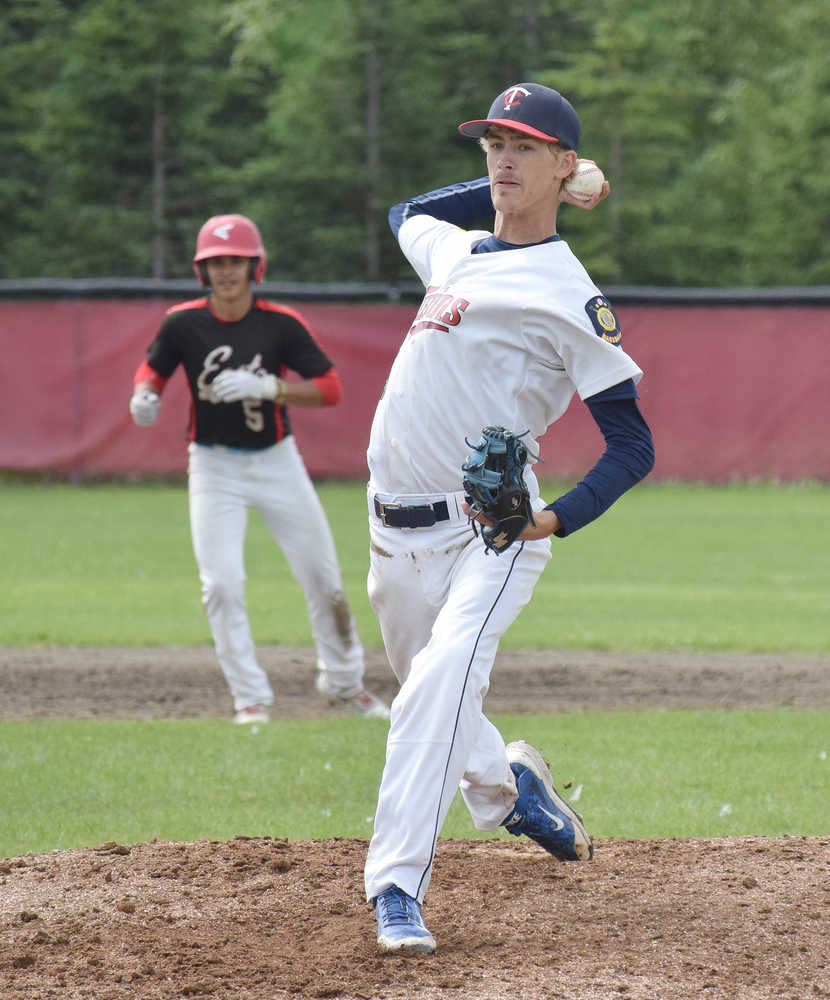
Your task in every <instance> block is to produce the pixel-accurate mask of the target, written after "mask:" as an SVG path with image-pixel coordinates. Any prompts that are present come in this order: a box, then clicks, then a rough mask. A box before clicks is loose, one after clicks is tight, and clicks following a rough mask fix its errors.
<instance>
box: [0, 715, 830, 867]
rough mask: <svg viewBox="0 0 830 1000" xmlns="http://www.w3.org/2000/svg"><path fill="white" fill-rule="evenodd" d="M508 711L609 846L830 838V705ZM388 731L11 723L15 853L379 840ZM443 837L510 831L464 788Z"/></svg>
mask: <svg viewBox="0 0 830 1000" xmlns="http://www.w3.org/2000/svg"><path fill="white" fill-rule="evenodd" d="M644 715H645V716H647V718H644ZM493 721H494V722H496V724H497V725H498V726H499V728H500V729H501V731H502V732H503V734H504V735H505V738H506V739H507V740H511V739H519V738H526V739H528V740H530V741H531V742H532V743H534V744H535V745H536V746H538V747H540V748H541V749H542V750H543V751H544V753H545V754H546V756H547V757H548V758H549V759H550V760H551V761H552V764H553V769H554V773H555V777H556V780H557V782H558V784H559V787H560V791H562V793H563V794H564V795H565V797H566V798H569V799H573V800H574V804H575V808H576V809H577V810H578V811H580V812H583V813H584V815H585V818H586V822H587V823H588V825H589V828H590V830H591V832H592V834H593V836H594V837H596V838H605V837H617V838H620V837H633V838H648V837H719V836H742V835H748V834H755V835H764V836H778V835H781V834H798V835H825V836H826V835H827V834H830V814H828V809H827V803H828V801H830V765H828V761H827V754H828V751H830V736H828V731H830V713H827V712H809V711H795V710H791V709H781V710H775V711H772V710H771V711H765V712H725V711H716V712H649V713H636V712H635V713H632V712H620V713H599V712H584V713H577V714H571V715H557V716H555V717H549V716H538V715H534V716H506V715H504V716H494V717H493ZM385 736H386V724H385V723H384V722H381V721H370V722H367V721H365V720H361V719H339V720H336V721H333V720H331V719H325V720H302V721H298V720H292V721H287V722H280V723H271V724H270V725H268V726H261V727H254V728H251V727H241V726H232V725H229V724H228V723H227V722H226V721H224V720H222V721H219V720H207V721H184V722H80V721H67V722H58V721H48V722H37V723H29V724H24V723H6V724H4V725H0V857H4V856H8V857H12V856H16V855H19V854H24V853H27V852H35V853H39V852H43V851H48V850H54V849H60V848H72V847H82V846H93V845H95V844H100V843H104V842H106V841H109V840H115V841H118V842H120V843H127V844H129V843H137V842H140V841H148V840H151V839H153V838H157V839H159V840H179V841H190V840H203V839H210V840H226V839H229V838H231V837H233V836H235V835H238V834H239V835H247V836H272V837H287V838H289V839H291V840H304V839H309V838H321V837H335V836H340V837H358V838H367V837H368V836H369V834H370V833H371V819H372V814H373V812H374V807H375V795H376V792H377V783H378V778H379V776H380V771H381V768H382V766H383V757H384V745H385ZM566 786H569V787H566ZM443 836H445V837H465V838H466V837H493V836H500V837H503V838H506V839H509V838H508V834H507V833H506V832H505V831H504V830H499V831H495V832H493V833H479V832H478V831H476V830H475V829H474V828H473V826H472V825H471V823H470V820H469V816H468V814H467V811H466V809H465V808H464V806H463V803H462V802H461V801H460V798H459V797H456V801H455V803H454V804H453V807H452V810H451V812H450V816H449V819H448V821H447V824H446V826H445V828H444V831H443Z"/></svg>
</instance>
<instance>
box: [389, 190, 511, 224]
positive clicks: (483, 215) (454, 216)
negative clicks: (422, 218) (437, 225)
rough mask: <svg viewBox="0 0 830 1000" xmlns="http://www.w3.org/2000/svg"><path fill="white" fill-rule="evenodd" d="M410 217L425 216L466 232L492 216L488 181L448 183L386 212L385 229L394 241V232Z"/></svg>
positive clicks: (394, 206)
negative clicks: (387, 220) (387, 213)
mask: <svg viewBox="0 0 830 1000" xmlns="http://www.w3.org/2000/svg"><path fill="white" fill-rule="evenodd" d="M413 215H429V216H431V217H432V218H433V219H440V220H441V222H451V223H452V224H453V225H454V226H460V227H461V228H462V229H468V228H471V227H473V226H474V225H475V223H477V222H481V221H482V220H484V219H492V217H493V201H492V199H491V197H490V180H489V178H487V177H479V178H478V180H475V181H465V182H464V183H462V184H450V185H449V187H443V188H438V189H437V190H436V191H430V192H429V194H419V195H418V196H417V197H415V198H410V199H409V200H408V201H402V202H400V204H398V205H393V206H392V208H390V209H389V227H390V228H391V230H392V232H393V233H394V235H395V238H396V239H397V236H398V230H399V229H400V228H401V226H402V225H403V224H404V222H406V220H407V219H408V218H410V217H411V216H413Z"/></svg>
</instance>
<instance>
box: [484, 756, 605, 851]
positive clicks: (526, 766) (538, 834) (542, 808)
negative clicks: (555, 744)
mask: <svg viewBox="0 0 830 1000" xmlns="http://www.w3.org/2000/svg"><path fill="white" fill-rule="evenodd" d="M507 760H508V763H509V764H510V770H511V771H512V772H513V776H514V777H515V779H516V787H517V789H518V791H519V797H518V798H517V799H516V804H515V805H514V806H513V811H512V812H511V813H510V815H509V816H508V817H507V819H505V820H504V821H503V822H502V826H504V827H507V832H508V833H512V834H513V836H514V837H518V836H520V835H521V834H524V835H525V836H526V837H530V839H531V840H535V841H536V843H537V844H538V845H539V846H540V847H543V848H544V849H545V850H546V851H547V852H548V854H552V855H553V856H554V857H555V858H559V860H560V861H590V859H591V858H592V857H593V856H594V845H593V843H592V842H591V838H590V837H589V836H588V831H587V830H586V829H585V827H584V825H583V823H582V817H581V816H580V815H579V813H576V812H574V811H573V809H571V807H570V806H569V805H568V804H567V802H565V800H564V799H563V798H561V796H560V795H559V794H558V793H557V791H556V789H555V788H554V786H553V777H552V776H551V773H550V769H549V768H548V766H547V764H546V763H545V761H544V759H543V757H542V755H541V754H540V753H539V751H538V750H537V749H536V748H535V747H532V746H531V745H530V744H529V743H525V741H524V740H518V741H517V742H515V743H509V744H508V746H507Z"/></svg>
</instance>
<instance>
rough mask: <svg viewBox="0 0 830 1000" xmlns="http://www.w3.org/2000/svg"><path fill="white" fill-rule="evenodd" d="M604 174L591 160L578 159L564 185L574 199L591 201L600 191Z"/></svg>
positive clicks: (603, 181)
mask: <svg viewBox="0 0 830 1000" xmlns="http://www.w3.org/2000/svg"><path fill="white" fill-rule="evenodd" d="M604 183H605V174H604V173H603V172H602V171H601V170H600V168H599V167H598V166H597V165H596V163H594V161H593V160H579V161H578V163H577V165H576V170H574V172H573V173H572V174H571V176H570V177H569V178H568V179H567V180H566V181H565V184H564V187H565V190H566V192H567V193H568V195H569V196H570V198H572V199H573V200H574V201H586V202H589V201H593V200H594V198H596V197H597V195H599V194H600V193H601V192H602V185H603V184H604Z"/></svg>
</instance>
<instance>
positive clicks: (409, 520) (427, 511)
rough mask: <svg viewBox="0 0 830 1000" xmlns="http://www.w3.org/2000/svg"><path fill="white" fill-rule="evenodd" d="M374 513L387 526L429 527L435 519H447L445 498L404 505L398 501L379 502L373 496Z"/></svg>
mask: <svg viewBox="0 0 830 1000" xmlns="http://www.w3.org/2000/svg"><path fill="white" fill-rule="evenodd" d="M375 513H376V514H377V516H378V517H379V518H380V519H381V522H382V523H383V524H385V525H386V527H387V528H430V527H432V525H433V524H435V523H436V522H437V521H449V519H450V512H449V509H448V508H447V501H446V500H438V501H436V502H435V503H424V504H420V505H419V506H417V507H404V506H403V505H402V504H399V503H381V501H380V500H378V498H377V497H375Z"/></svg>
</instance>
